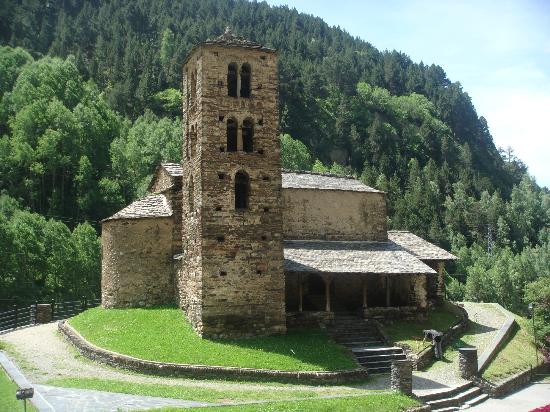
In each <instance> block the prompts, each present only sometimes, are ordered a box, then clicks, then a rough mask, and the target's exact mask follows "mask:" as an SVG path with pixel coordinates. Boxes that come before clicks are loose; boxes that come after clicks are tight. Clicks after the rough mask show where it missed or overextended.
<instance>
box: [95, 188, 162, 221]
mask: <svg viewBox="0 0 550 412" xmlns="http://www.w3.org/2000/svg"><path fill="white" fill-rule="evenodd" d="M169 216H172V208H171V207H170V205H169V204H168V199H166V196H164V195H162V194H160V195H150V196H147V197H144V198H143V199H139V200H136V201H135V202H133V203H131V204H130V205H129V206H126V207H125V208H124V209H122V210H120V211H118V212H117V213H115V214H114V215H113V216H111V217H108V218H107V219H104V220H103V221H107V220H118V219H140V218H146V217H169Z"/></svg>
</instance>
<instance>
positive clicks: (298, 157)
mask: <svg viewBox="0 0 550 412" xmlns="http://www.w3.org/2000/svg"><path fill="white" fill-rule="evenodd" d="M281 166H282V167H283V168H284V169H289V170H304V171H307V170H311V168H312V166H313V164H312V158H311V153H309V150H308V149H307V147H306V145H305V144H303V143H302V142H301V141H299V140H295V139H293V138H292V137H290V135H289V134H283V135H281Z"/></svg>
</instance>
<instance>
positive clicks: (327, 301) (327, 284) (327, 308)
mask: <svg viewBox="0 0 550 412" xmlns="http://www.w3.org/2000/svg"><path fill="white" fill-rule="evenodd" d="M323 280H324V281H325V311H326V312H330V281H331V278H330V275H327V276H323Z"/></svg>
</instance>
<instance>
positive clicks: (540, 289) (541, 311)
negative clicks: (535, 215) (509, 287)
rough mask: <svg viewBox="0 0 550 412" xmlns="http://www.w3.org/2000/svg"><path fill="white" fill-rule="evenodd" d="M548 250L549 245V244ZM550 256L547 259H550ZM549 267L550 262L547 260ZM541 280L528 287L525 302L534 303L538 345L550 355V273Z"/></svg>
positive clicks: (541, 277)
mask: <svg viewBox="0 0 550 412" xmlns="http://www.w3.org/2000/svg"><path fill="white" fill-rule="evenodd" d="M547 248H548V244H547ZM548 258H549V256H548V254H547V255H546V259H548ZM546 264H547V265H548V260H546ZM540 275H541V276H540V278H539V279H537V280H536V281H535V282H532V283H530V284H528V285H527V286H526V290H525V300H526V301H527V302H528V303H533V304H534V305H535V306H534V323H535V332H536V335H537V339H538V344H539V345H540V346H542V347H545V350H546V354H547V356H549V355H550V271H546V272H545V273H541V274H540Z"/></svg>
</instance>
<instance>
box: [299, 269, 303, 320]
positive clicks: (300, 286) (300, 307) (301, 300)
mask: <svg viewBox="0 0 550 412" xmlns="http://www.w3.org/2000/svg"><path fill="white" fill-rule="evenodd" d="M298 293H299V294H300V304H299V305H298V311H300V312H302V311H303V308H304V291H303V290H302V274H301V273H300V274H299V275H298Z"/></svg>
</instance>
